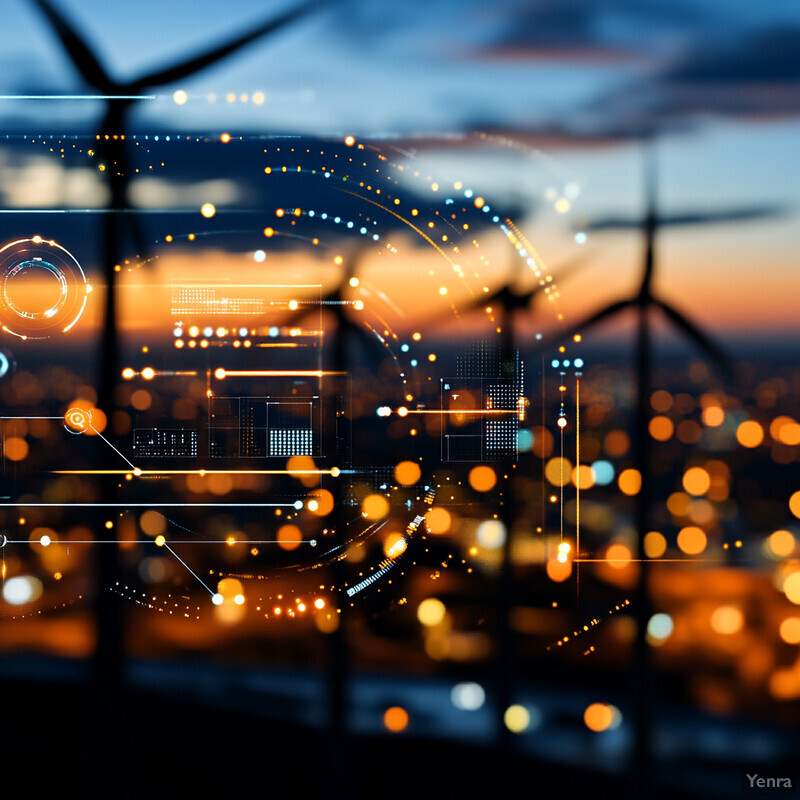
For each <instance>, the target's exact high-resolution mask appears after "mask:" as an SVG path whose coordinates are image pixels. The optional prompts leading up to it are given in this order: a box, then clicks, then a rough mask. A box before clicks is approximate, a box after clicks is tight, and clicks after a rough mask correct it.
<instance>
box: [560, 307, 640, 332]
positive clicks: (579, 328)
mask: <svg viewBox="0 0 800 800" xmlns="http://www.w3.org/2000/svg"><path fill="white" fill-rule="evenodd" d="M636 305H637V301H636V300H635V299H632V300H618V301H617V302H616V303H611V305H609V306H606V307H605V308H602V309H600V311H597V312H596V313H594V314H592V316H591V317H587V318H586V319H585V320H583V322H581V323H580V324H579V325H575V326H574V327H573V329H572V333H583V332H584V331H586V330H588V329H589V328H594V327H595V325H599V324H600V323H601V322H603V321H605V320H607V319H609V318H610V317H614V316H616V315H617V314H619V313H620V312H622V311H624V310H625V309H626V308H633V307H634V306H636Z"/></svg>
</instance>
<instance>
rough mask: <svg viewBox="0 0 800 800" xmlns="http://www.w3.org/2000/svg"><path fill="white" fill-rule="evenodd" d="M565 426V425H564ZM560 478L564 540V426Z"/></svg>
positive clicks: (562, 539)
mask: <svg viewBox="0 0 800 800" xmlns="http://www.w3.org/2000/svg"><path fill="white" fill-rule="evenodd" d="M564 427H566V426H564ZM560 430H561V459H560V463H561V478H560V480H559V483H560V484H561V487H560V489H561V541H562V542H563V541H564V428H561V429H560Z"/></svg>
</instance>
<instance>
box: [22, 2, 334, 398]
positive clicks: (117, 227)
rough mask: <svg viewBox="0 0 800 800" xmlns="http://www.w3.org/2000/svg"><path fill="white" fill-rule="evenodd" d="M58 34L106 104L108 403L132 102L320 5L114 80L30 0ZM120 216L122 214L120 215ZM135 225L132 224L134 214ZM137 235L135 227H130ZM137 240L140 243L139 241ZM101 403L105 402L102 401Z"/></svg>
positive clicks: (56, 14) (50, 8)
mask: <svg viewBox="0 0 800 800" xmlns="http://www.w3.org/2000/svg"><path fill="white" fill-rule="evenodd" d="M33 2H34V3H35V5H36V6H37V7H38V8H39V9H40V11H41V12H42V14H43V15H44V16H45V17H46V19H47V21H48V22H49V23H50V26H51V27H52V29H53V32H54V33H55V35H56V36H57V37H58V39H59V41H60V42H61V44H62V46H63V47H64V50H65V51H66V53H67V55H68V56H69V58H70V61H71V62H72V64H73V66H74V67H75V69H76V70H77V72H78V73H79V74H80V76H81V77H82V78H83V80H84V81H85V82H86V83H87V84H88V85H89V86H91V87H92V88H94V89H95V90H96V91H97V92H98V93H100V94H102V95H103V96H105V97H107V98H108V100H107V103H108V109H107V111H106V114H105V116H104V118H103V122H102V124H101V127H100V130H99V132H98V133H99V139H98V141H97V145H96V150H97V153H98V155H99V157H100V158H101V159H102V160H103V161H104V163H105V164H106V167H107V168H106V170H105V172H104V174H105V175H106V176H107V180H108V186H109V190H110V199H109V203H108V207H107V211H108V212H110V213H107V214H105V216H104V223H103V234H102V247H101V258H102V260H103V266H104V272H105V277H106V285H107V291H106V297H105V327H104V336H103V344H102V355H101V374H102V375H103V376H104V381H103V385H102V387H101V390H100V392H99V395H100V403H101V407H108V408H111V405H112V403H113V391H114V381H115V378H116V353H117V337H116V327H115V324H114V322H115V319H116V295H115V291H114V287H115V277H116V272H115V270H114V265H115V264H118V263H119V262H120V258H121V257H122V256H123V255H124V254H123V253H122V252H121V251H122V224H123V222H126V220H125V219H124V215H122V214H121V213H120V212H124V211H125V210H126V209H127V208H128V186H129V184H130V180H131V171H130V167H129V159H128V149H127V144H126V142H125V139H124V135H125V133H126V131H127V128H128V122H129V115H130V112H131V110H132V109H133V107H134V105H135V103H137V102H138V100H139V99H141V95H142V93H143V92H144V91H146V90H152V89H155V88H158V87H160V86H164V85H167V84H170V83H174V82H175V81H178V80H182V79H183V78H188V77H189V76H191V75H194V74H196V73H198V72H201V71H202V70H204V69H206V68H207V67H210V66H213V65H214V64H216V63H217V62H218V61H221V60H222V59H224V58H226V57H227V56H229V55H232V54H233V53H236V52H237V51H239V50H241V49H242V48H243V47H245V46H247V45H248V44H251V43H252V42H255V41H256V40H258V39H261V38H263V37H265V36H268V35H270V34H274V33H277V32H278V31H280V30H282V29H283V28H285V27H286V26H287V25H289V24H290V23H292V22H295V21H296V20H298V19H300V18H301V17H303V16H305V15H307V14H308V13H310V12H311V11H312V10H314V9H315V8H318V7H320V3H319V2H318V0H311V2H305V3H302V4H301V5H298V6H296V7H295V8H293V9H290V10H288V11H286V12H284V13H283V14H281V15H280V16H277V17H273V18H270V19H269V20H266V21H264V22H261V23H260V24H258V25H255V26H253V27H250V28H248V30H247V31H246V32H244V33H242V34H240V35H239V36H235V37H233V38H232V39H230V40H228V41H227V42H225V43H224V44H221V45H218V46H216V47H212V48H210V49H209V50H207V51H205V52H204V53H201V54H200V55H197V56H195V57H194V58H189V59H187V60H185V61H182V62H179V63H177V64H174V65H172V66H169V67H165V68H163V69H159V70H155V71H153V72H149V73H146V74H145V75H142V76H140V77H138V78H135V79H133V80H130V81H118V80H115V79H114V78H113V77H112V76H111V75H110V74H109V72H108V70H107V69H106V68H105V67H104V66H103V65H102V63H101V62H100V60H99V58H98V57H97V56H96V55H95V53H94V52H93V51H92V48H91V47H90V46H89V44H88V42H86V40H85V39H84V38H83V37H82V36H81V35H80V34H79V33H78V31H77V30H76V29H75V27H74V26H73V25H72V24H71V23H70V22H69V21H68V20H67V18H66V17H65V16H64V15H63V14H61V12H60V11H59V10H58V9H57V8H56V6H55V5H54V4H53V3H52V2H51V0H33ZM121 217H122V219H121ZM133 225H134V226H135V225H136V222H135V217H134V220H133ZM133 230H134V236H136V233H135V231H136V228H135V227H134V228H133ZM138 244H142V242H139V243H138ZM103 404H105V405H103Z"/></svg>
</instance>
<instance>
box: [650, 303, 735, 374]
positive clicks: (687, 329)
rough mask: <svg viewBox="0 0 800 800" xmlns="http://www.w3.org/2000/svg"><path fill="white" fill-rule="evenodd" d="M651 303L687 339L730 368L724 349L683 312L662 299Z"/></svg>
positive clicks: (727, 368)
mask: <svg viewBox="0 0 800 800" xmlns="http://www.w3.org/2000/svg"><path fill="white" fill-rule="evenodd" d="M653 303H655V305H657V306H658V307H659V308H660V309H661V310H662V311H663V312H664V314H665V315H666V316H667V318H668V319H669V320H670V321H671V322H672V323H673V325H675V326H676V327H677V328H679V329H680V330H681V332H682V333H683V334H684V335H685V336H686V337H687V338H689V339H691V340H692V341H693V342H694V343H695V344H696V345H697V346H698V347H699V348H700V349H701V350H703V351H704V352H705V353H706V354H707V355H708V356H709V358H711V359H712V360H713V361H715V362H716V363H717V364H719V365H720V366H722V367H723V368H724V369H726V370H730V369H731V362H730V359H729V358H728V356H727V354H726V353H725V351H724V350H722V348H721V347H719V345H717V344H716V343H715V342H714V341H713V340H712V339H711V337H710V336H708V335H707V334H706V333H703V331H701V330H700V329H699V328H698V327H697V326H696V325H695V324H694V323H693V322H690V321H689V320H688V319H687V318H686V317H685V316H684V315H683V314H681V313H680V311H678V310H677V309H675V308H673V307H672V306H671V305H669V304H667V303H665V302H664V301H663V300H657V299H655V298H654V299H653Z"/></svg>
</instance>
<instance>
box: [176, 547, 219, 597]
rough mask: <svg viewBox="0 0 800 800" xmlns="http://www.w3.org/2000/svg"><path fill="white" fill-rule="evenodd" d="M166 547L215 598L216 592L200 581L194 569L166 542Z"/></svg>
mask: <svg viewBox="0 0 800 800" xmlns="http://www.w3.org/2000/svg"><path fill="white" fill-rule="evenodd" d="M164 547H166V548H167V550H169V551H170V553H172V555H174V556H175V558H177V559H178V561H180V562H181V564H183V566H184V567H186V569H188V570H189V572H191V573H192V575H194V577H195V578H197V582H198V583H199V584H200V585H201V586H202V587H203V588H204V589H205V590H206V591H207V592H208V593H209V594H210V595H211V596H212V597H213V596H214V592H212V591H211V589H209V588H208V586H206V585H205V584H204V583H203V581H201V580H200V578H199V577H198V576H197V573H196V572H194V571H193V570H192V568H191V567H190V566H189V565H188V564H187V563H186V562H185V561H184V560H183V559H182V558H181V557H180V556H179V555H178V554H177V553H176V552H175V551H174V550H173V549H172V548H171V547H170V546H169V545H168V544H167V543H166V542H164Z"/></svg>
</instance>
